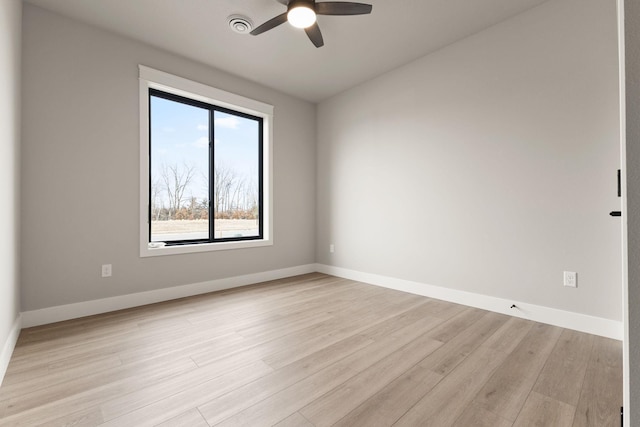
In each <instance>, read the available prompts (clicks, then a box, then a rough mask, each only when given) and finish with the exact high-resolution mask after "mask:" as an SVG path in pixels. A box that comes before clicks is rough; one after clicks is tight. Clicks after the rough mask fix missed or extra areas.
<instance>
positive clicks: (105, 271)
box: [102, 264, 111, 277]
mask: <svg viewBox="0 0 640 427" xmlns="http://www.w3.org/2000/svg"><path fill="white" fill-rule="evenodd" d="M102 277H111V264H102Z"/></svg>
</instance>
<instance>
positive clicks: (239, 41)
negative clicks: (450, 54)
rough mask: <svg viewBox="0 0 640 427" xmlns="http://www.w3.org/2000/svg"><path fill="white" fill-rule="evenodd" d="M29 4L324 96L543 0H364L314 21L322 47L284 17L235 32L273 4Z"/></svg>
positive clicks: (297, 92) (153, 0) (309, 95)
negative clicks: (232, 20)
mask: <svg viewBox="0 0 640 427" xmlns="http://www.w3.org/2000/svg"><path fill="white" fill-rule="evenodd" d="M28 1H29V3H31V4H34V5H37V6H39V7H42V8H45V9H48V10H51V11H54V12H57V13H60V14H62V15H66V16H69V17H72V18H75V19H78V20H80V21H83V22H86V23H88V24H91V25H95V26H97V27H100V28H102V29H106V30H108V31H112V32H114V33H117V34H120V35H123V36H126V37H130V38H133V39H136V40H139V41H142V42H145V43H148V44H150V45H153V46H156V47H159V48H161V49H165V50H168V51H170V52H175V53H177V54H179V55H182V56H184V57H187V58H190V59H193V60H196V61H198V62H202V63H204V64H207V65H210V66H212V67H214V68H218V69H221V70H224V71H227V72H230V73H233V74H235V75H238V76H241V77H244V78H246V79H249V80H252V81H255V82H258V83H261V84H263V85H265V86H268V87H272V88H274V89H277V90H279V91H282V92H284V93H288V94H291V95H293V96H296V97H298V98H301V99H305V100H308V101H312V102H319V101H322V100H323V99H326V98H328V97H331V96H332V95H335V94H337V93H339V92H342V91H344V90H346V89H349V88H351V87H353V86H356V85H358V84H360V83H362V82H365V81H367V80H370V79H372V78H374V77H376V76H378V75H381V74H383V73H385V72H387V71H390V70H392V69H394V68H397V67H399V66H401V65H404V64H406V63H408V62H411V61H412V60H414V59H417V58H419V57H421V56H424V55H426V54H428V53H430V52H433V51H435V50H437V49H440V48H442V47H444V46H446V45H448V44H450V43H453V42H455V41H457V40H460V39H462V38H464V37H467V36H469V35H471V34H474V33H476V32H478V31H481V30H483V29H485V28H487V27H489V26H491V25H494V24H497V23H498V22H501V21H503V20H505V19H508V18H510V17H512V16H515V15H517V14H519V13H522V12H524V11H525V10H528V9H530V8H532V7H535V6H537V5H539V4H541V3H543V2H544V1H546V0H473V1H469V0H395V1H394V0H370V1H367V0H360V1H362V2H366V3H370V4H372V5H373V12H372V13H371V15H362V16H319V17H318V24H319V25H320V28H321V29H322V33H323V36H324V41H325V45H324V47H321V48H319V49H318V48H315V47H314V46H313V45H312V44H311V42H310V41H309V40H308V38H307V36H306V35H305V33H304V31H303V30H299V29H296V28H294V27H292V26H290V25H289V24H288V23H285V24H283V25H281V26H279V27H277V28H275V29H273V30H271V31H268V32H266V33H264V34H261V35H259V36H251V35H248V34H237V33H235V32H233V31H231V29H230V28H229V26H228V24H227V18H228V17H229V16H230V15H233V14H240V15H245V16H247V17H249V18H250V19H251V20H252V21H253V24H254V27H256V26H258V25H260V24H261V23H263V22H264V21H266V20H268V19H270V18H272V17H274V16H276V15H278V14H280V13H283V12H284V11H285V10H286V7H285V6H284V5H282V4H281V3H279V2H278V1H277V0H28Z"/></svg>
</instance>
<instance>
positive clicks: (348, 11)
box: [316, 1, 373, 15]
mask: <svg viewBox="0 0 640 427" xmlns="http://www.w3.org/2000/svg"><path fill="white" fill-rule="evenodd" d="M371 9H373V6H371V5H370V4H364V3H352V2H341V1H325V2H319V3H316V14H318V15H366V14H368V13H371Z"/></svg>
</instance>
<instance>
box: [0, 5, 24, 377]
mask: <svg viewBox="0 0 640 427" xmlns="http://www.w3.org/2000/svg"><path fill="white" fill-rule="evenodd" d="M21 14H22V2H21V1H20V0H0V94H2V96H0V206H1V207H2V208H0V236H2V238H0V351H2V348H3V347H4V345H5V342H6V341H7V338H8V336H9V333H10V331H11V328H12V327H13V325H14V322H15V321H16V319H17V318H18V314H19V313H20V288H19V283H18V232H19V230H20V224H19V220H18V213H19V209H18V182H19V167H18V166H19V161H18V156H19V151H20V38H21V28H22V19H21ZM0 370H1V368H0ZM0 377H1V374H0ZM0 382H1V378H0Z"/></svg>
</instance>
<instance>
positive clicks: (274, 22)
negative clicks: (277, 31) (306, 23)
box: [249, 12, 287, 36]
mask: <svg viewBox="0 0 640 427" xmlns="http://www.w3.org/2000/svg"><path fill="white" fill-rule="evenodd" d="M285 22H287V13H286V12H285V13H283V14H282V15H278V16H276V17H275V18H271V19H269V20H268V21H267V22H265V23H264V24H262V25H260V26H258V27H256V28H255V29H254V30H253V31H251V32H250V33H249V34H251V35H252V36H257V35H258V34H262V33H264V32H265V31H269V30H271V29H273V28H275V27H277V26H278V25H280V24H284V23H285Z"/></svg>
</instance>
